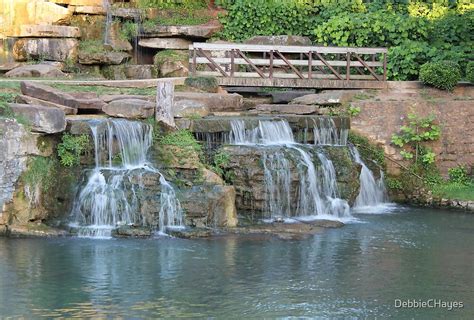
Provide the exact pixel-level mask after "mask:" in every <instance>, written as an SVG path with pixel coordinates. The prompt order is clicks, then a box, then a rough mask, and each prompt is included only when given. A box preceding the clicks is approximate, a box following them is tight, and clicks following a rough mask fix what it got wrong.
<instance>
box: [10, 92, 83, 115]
mask: <svg viewBox="0 0 474 320" xmlns="http://www.w3.org/2000/svg"><path fill="white" fill-rule="evenodd" d="M17 99H18V100H19V102H21V103H26V104H33V105H40V106H43V107H50V108H56V109H60V110H62V111H63V112H64V114H66V115H70V114H77V109H75V108H71V107H66V106H63V105H60V104H57V103H54V102H49V101H45V100H41V99H36V98H33V97H29V96H25V95H22V94H20V95H19V96H18V98H17Z"/></svg>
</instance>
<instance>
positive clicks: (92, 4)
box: [49, 0, 104, 6]
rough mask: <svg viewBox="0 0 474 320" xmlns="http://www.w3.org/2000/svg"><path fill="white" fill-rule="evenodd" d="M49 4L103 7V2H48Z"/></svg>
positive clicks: (68, 0)
mask: <svg viewBox="0 0 474 320" xmlns="http://www.w3.org/2000/svg"><path fill="white" fill-rule="evenodd" d="M49 2H54V3H60V4H68V5H71V6H103V4H104V2H103V0H49Z"/></svg>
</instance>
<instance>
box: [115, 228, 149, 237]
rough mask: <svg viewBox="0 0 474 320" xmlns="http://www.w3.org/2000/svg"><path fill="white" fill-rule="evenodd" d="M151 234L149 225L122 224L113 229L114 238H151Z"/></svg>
mask: <svg viewBox="0 0 474 320" xmlns="http://www.w3.org/2000/svg"><path fill="white" fill-rule="evenodd" d="M151 235H152V231H151V228H149V227H136V226H120V227H118V228H116V229H115V230H113V231H112V236H113V237H114V238H149V237H151Z"/></svg>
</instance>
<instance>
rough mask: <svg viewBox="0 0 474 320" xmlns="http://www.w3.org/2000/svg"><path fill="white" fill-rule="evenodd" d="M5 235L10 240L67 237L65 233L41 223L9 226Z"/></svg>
mask: <svg viewBox="0 0 474 320" xmlns="http://www.w3.org/2000/svg"><path fill="white" fill-rule="evenodd" d="M7 234H8V236H9V237H12V238H50V237H64V236H67V232H66V231H64V230H60V229H55V228H51V227H49V226H47V225H45V224H42V223H27V224H25V225H11V226H8V231H7Z"/></svg>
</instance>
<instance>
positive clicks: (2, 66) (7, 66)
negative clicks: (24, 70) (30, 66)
mask: <svg viewBox="0 0 474 320" xmlns="http://www.w3.org/2000/svg"><path fill="white" fill-rule="evenodd" d="M21 66H23V63H20V62H5V63H0V72H8V71H10V70H13V69H16V68H18V67H21Z"/></svg>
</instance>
